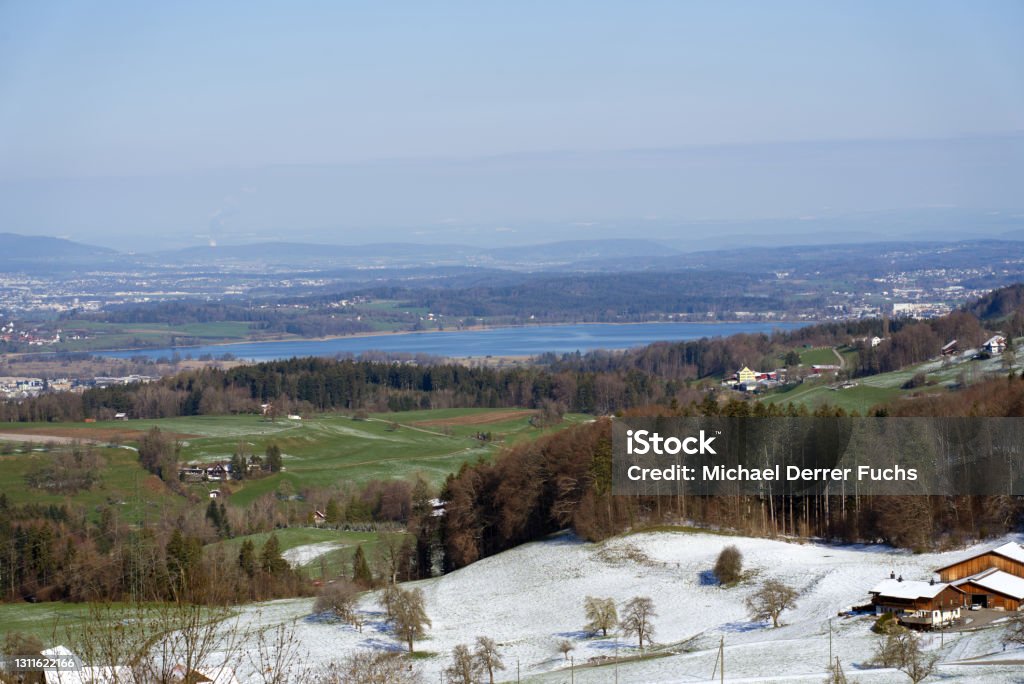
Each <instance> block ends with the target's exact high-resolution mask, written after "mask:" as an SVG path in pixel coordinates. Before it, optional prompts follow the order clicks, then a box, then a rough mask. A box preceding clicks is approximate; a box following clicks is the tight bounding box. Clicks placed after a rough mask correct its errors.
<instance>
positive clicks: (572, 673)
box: [569, 656, 576, 684]
mask: <svg viewBox="0 0 1024 684" xmlns="http://www.w3.org/2000/svg"><path fill="white" fill-rule="evenodd" d="M569 684H576V658H574V657H573V656H569Z"/></svg>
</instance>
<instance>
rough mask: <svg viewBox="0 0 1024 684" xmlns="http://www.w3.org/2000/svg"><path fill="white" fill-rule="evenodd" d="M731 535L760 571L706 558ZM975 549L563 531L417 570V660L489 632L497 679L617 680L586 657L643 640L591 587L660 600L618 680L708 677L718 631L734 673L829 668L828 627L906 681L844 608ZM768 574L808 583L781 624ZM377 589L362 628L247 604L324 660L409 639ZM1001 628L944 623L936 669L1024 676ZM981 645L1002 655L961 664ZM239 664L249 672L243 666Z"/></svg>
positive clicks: (839, 646) (857, 675)
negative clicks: (877, 588)
mask: <svg viewBox="0 0 1024 684" xmlns="http://www.w3.org/2000/svg"><path fill="white" fill-rule="evenodd" d="M1009 539H1010V538H1007V539H1006V540H1009ZM1013 539H1014V540H1016V541H1022V540H1024V537H1013ZM1006 540H1004V541H1006ZM999 543H1001V542H999ZM728 544H735V545H736V546H738V547H739V549H740V550H741V552H742V553H743V557H744V568H745V569H746V570H754V571H755V572H756V577H754V578H753V579H751V580H749V581H746V582H744V583H741V584H740V585H739V586H736V587H733V588H730V589H723V588H720V587H719V586H717V584H716V583H715V582H714V580H713V579H712V578H711V576H710V570H711V568H712V566H713V565H714V562H715V558H716V557H717V555H718V553H719V551H721V549H722V548H723V547H724V546H726V545H728ZM994 545H996V542H990V543H987V544H984V545H982V546H979V547H975V548H976V549H977V550H980V549H982V548H988V547H991V546H994ZM968 551H970V550H965V551H959V552H950V553H944V554H925V555H912V554H909V553H905V552H894V551H891V550H887V549H879V548H874V547H856V546H842V547H839V546H826V545H816V544H796V543H786V542H781V541H771V540H766V539H753V538H746V537H727V536H720V535H714V534H703V533H701V534H693V533H682V532H678V533H677V532H651V533H642V534H635V535H628V536H624V537H619V538H616V539H612V540H609V541H607V542H604V543H601V544H588V543H584V542H581V541H579V540H578V539H576V538H575V537H572V536H571V535H568V534H565V535H559V536H556V537H554V538H552V539H549V540H546V541H543V542H537V543H532V544H527V545H524V546H521V547H519V548H516V549H512V550H510V551H507V552H505V553H503V554H500V555H498V556H494V557H491V558H487V559H484V560H482V561H479V562H477V563H475V564H473V565H471V566H469V567H468V568H464V569H462V570H459V571H458V572H454V573H451V574H449V575H446V576H444V577H440V578H436V579H431V580H424V581H421V582H417V583H415V586H418V587H419V588H421V589H422V590H423V592H424V594H425V596H426V601H427V612H428V615H429V616H430V618H431V620H432V621H433V627H432V628H431V629H430V630H429V633H428V638H427V639H425V640H423V641H420V642H418V643H417V644H416V647H417V650H421V651H425V652H432V653H436V654H437V655H435V656H433V657H429V658H425V659H423V660H420V661H418V666H419V667H421V668H422V670H423V673H424V679H425V681H426V682H438V681H441V670H442V669H443V668H444V667H445V666H446V665H447V664H448V661H449V655H450V653H451V650H452V648H453V647H455V646H456V645H458V644H472V642H473V641H474V640H475V638H476V637H477V636H489V637H491V638H493V639H495V640H496V641H497V642H498V643H499V644H501V653H502V656H503V658H504V661H505V665H506V670H505V671H504V672H502V673H501V677H500V680H501V681H516V667H517V663H518V666H519V672H520V676H521V678H522V680H523V681H537V682H550V683H554V682H569V681H570V677H572V678H573V679H574V681H576V682H587V683H589V682H613V681H616V679H615V677H616V668H614V667H613V666H611V665H605V666H602V667H596V666H594V664H593V663H592V662H588V661H591V659H595V658H600V657H602V656H613V655H615V653H616V652H618V654H619V656H628V655H636V654H637V653H638V652H637V650H636V644H635V641H632V640H628V639H625V638H623V637H621V636H620V637H615V636H609V637H608V638H594V637H591V636H590V635H589V634H584V633H583V631H582V628H583V625H584V624H585V619H584V616H583V599H584V597H586V596H588V595H590V596H598V597H613V598H615V599H616V601H617V602H618V603H619V604H620V605H621V603H622V602H624V601H626V600H628V599H629V598H631V597H633V596H638V595H640V596H649V597H651V598H652V599H653V600H654V605H655V609H656V611H657V617H656V618H655V619H654V625H655V628H656V632H655V635H654V641H655V646H654V648H649V649H648V653H649V654H655V655H658V656H662V657H652V658H647V659H644V660H639V661H635V662H630V663H620V664H619V666H618V668H617V677H618V681H619V682H623V683H625V682H637V683H641V682H650V683H654V682H679V683H683V682H687V683H688V682H700V681H711V680H712V679H711V678H712V673H713V672H714V670H715V664H716V661H717V654H718V647H719V643H720V641H721V640H722V639H723V638H724V644H725V665H726V678H727V680H729V681H734V682H738V681H758V682H771V681H779V682H782V681H809V682H815V681H822V680H823V679H824V676H825V667H826V663H827V662H828V659H829V653H830V651H829V632H830V630H831V632H832V646H831V648H832V650H831V653H832V654H833V657H834V656H838V657H839V658H840V659H841V661H842V664H843V668H844V670H845V672H846V674H847V676H848V677H850V679H851V681H864V682H906V681H909V679H908V678H907V677H906V676H905V675H903V674H902V673H900V672H896V671H893V670H867V669H861V667H860V666H862V665H863V663H864V662H865V661H867V660H868V659H869V658H870V657H871V656H872V652H873V648H874V645H875V643H876V641H877V639H878V637H877V636H876V635H874V634H872V633H871V631H870V626H871V623H872V618H870V617H853V618H841V617H837V613H838V612H839V611H841V610H844V609H846V608H848V607H850V606H852V605H859V604H863V603H865V602H867V600H868V595H867V591H868V589H869V588H871V587H872V586H873V585H874V584H876V583H877V582H878V581H880V580H882V579H884V578H886V577H888V575H889V573H890V572H891V571H895V572H896V573H897V575H900V574H902V575H903V576H904V577H906V578H907V579H928V578H930V577H931V572H930V571H931V569H933V568H936V567H939V566H942V565H945V564H947V563H949V562H951V561H953V560H956V559H959V558H961V557H964V556H965V555H968ZM768 578H777V579H780V580H782V581H783V582H785V583H787V584H789V585H790V586H793V587H794V588H796V589H797V590H798V591H799V592H800V597H799V599H798V606H797V608H796V609H795V610H791V611H787V612H786V613H783V615H782V621H783V622H784V623H785V624H784V625H783V626H782V627H779V628H778V629H772V628H771V627H770V626H768V625H767V624H763V623H753V622H751V621H750V619H749V617H748V616H747V614H746V611H745V609H744V606H743V602H744V599H745V598H746V597H747V596H748V595H749V594H750V593H752V592H753V591H754V590H755V588H756V587H757V585H758V584H759V583H760V582H762V581H763V580H765V579H768ZM375 598H376V597H375V595H373V594H371V595H368V596H367V597H366V598H365V599H364V600H363V602H362V604H361V607H362V609H363V610H364V611H365V612H366V617H367V622H366V625H365V626H364V628H363V631H362V633H360V632H358V631H356V630H355V629H354V628H352V627H351V626H349V625H345V624H340V623H328V622H323V621H321V620H318V619H315V618H311V617H309V613H310V610H311V606H312V599H302V600H287V601H276V602H271V603H265V604H260V605H257V606H252V607H249V608H247V609H246V612H245V613H244V615H243V621H245V622H249V623H252V624H259V625H273V624H277V623H280V622H285V621H290V620H296V622H295V629H296V636H297V637H298V639H299V641H300V642H301V644H302V647H303V648H304V649H306V650H308V654H309V660H310V662H311V663H327V662H330V661H331V660H336V659H338V658H341V657H343V656H344V655H345V654H346V653H350V652H352V651H354V650H356V649H364V648H377V649H400V648H402V646H401V645H400V644H399V643H398V641H397V640H396V639H395V638H394V637H393V636H392V634H391V633H390V632H389V631H388V629H387V628H386V627H385V625H384V623H383V616H382V615H381V613H380V612H379V611H380V609H379V607H378V606H377V604H376V600H375ZM1002 632H1003V630H1002V628H1001V627H999V626H998V625H997V626H995V627H992V628H989V629H985V630H980V631H977V632H966V633H964V634H959V633H947V634H945V635H944V636H943V637H942V645H941V647H940V637H939V636H938V635H935V636H928V637H926V639H927V640H928V642H929V648H933V649H937V653H939V654H940V656H941V660H942V662H943V666H942V669H941V675H940V676H941V680H942V681H946V682H950V681H956V682H1024V664H1022V663H1024V648H1015V649H1014V648H1009V649H1007V651H1006V652H1005V653H1004V652H1002V644H1001V642H1000V637H1001V634H1002ZM562 639H569V640H570V641H571V642H572V643H573V644H574V646H575V649H574V650H573V651H572V652H571V655H572V658H573V661H574V663H575V668H574V671H573V672H571V673H570V669H569V663H568V662H567V661H566V660H564V659H563V657H562V655H561V654H560V653H559V652H558V651H557V650H556V644H557V642H558V641H559V640H562ZM982 656H984V657H982ZM972 658H977V659H978V660H981V661H985V662H990V661H996V660H1002V661H1004V662H1006V664H1005V665H979V664H956V663H959V662H962V661H964V660H967V659H972ZM1014 661H1016V662H1014ZM239 674H240V675H243V678H244V675H245V670H244V668H243V669H242V670H241V671H240V672H239ZM714 681H718V678H717V675H716V676H715V679H714ZM936 681H938V679H936Z"/></svg>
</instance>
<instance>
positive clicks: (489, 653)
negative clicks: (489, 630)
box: [473, 636, 505, 684]
mask: <svg viewBox="0 0 1024 684" xmlns="http://www.w3.org/2000/svg"><path fill="white" fill-rule="evenodd" d="M473 657H474V658H476V661H477V663H479V665H480V668H481V669H482V670H486V671H487V678H488V680H489V681H490V684H494V671H495V670H504V669H505V663H503V662H502V661H501V655H499V653H498V644H497V643H496V642H495V641H494V639H491V638H490V637H484V636H481V637H477V638H476V649H475V650H474V651H473Z"/></svg>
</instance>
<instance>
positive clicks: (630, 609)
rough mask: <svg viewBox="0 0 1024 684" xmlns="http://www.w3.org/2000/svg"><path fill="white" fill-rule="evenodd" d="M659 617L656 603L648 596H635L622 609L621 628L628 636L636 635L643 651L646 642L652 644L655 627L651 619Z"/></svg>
mask: <svg viewBox="0 0 1024 684" xmlns="http://www.w3.org/2000/svg"><path fill="white" fill-rule="evenodd" d="M657 615H658V614H657V613H656V612H655V611H654V601H652V600H651V599H650V598H649V597H647V596H634V597H633V598H631V599H630V600H629V601H627V602H626V605H625V606H623V608H622V622H620V623H619V628H620V629H622V633H623V634H625V635H626V636H630V635H635V636H636V638H637V641H638V642H639V644H640V650H641V651H642V650H643V648H644V642H646V643H648V644H650V643H652V638H653V637H654V625H653V624H652V623H651V619H652V618H654V617H657Z"/></svg>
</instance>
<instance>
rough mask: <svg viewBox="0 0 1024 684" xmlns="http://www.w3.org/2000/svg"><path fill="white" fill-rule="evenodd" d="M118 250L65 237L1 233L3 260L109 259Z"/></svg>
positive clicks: (0, 249) (0, 255)
mask: <svg viewBox="0 0 1024 684" xmlns="http://www.w3.org/2000/svg"><path fill="white" fill-rule="evenodd" d="M116 256H118V252H117V251H116V250H113V249H108V248H106V247H97V246H96V245H87V244H84V243H81V242H73V241H71V240H65V239H63V238H55V237H38V236H35V235H18V234H17V233H0V259H2V260H3V261H8V262H9V261H39V260H46V259H48V260H53V259H59V260H66V261H88V260H94V259H101V260H102V259H109V258H112V257H116Z"/></svg>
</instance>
